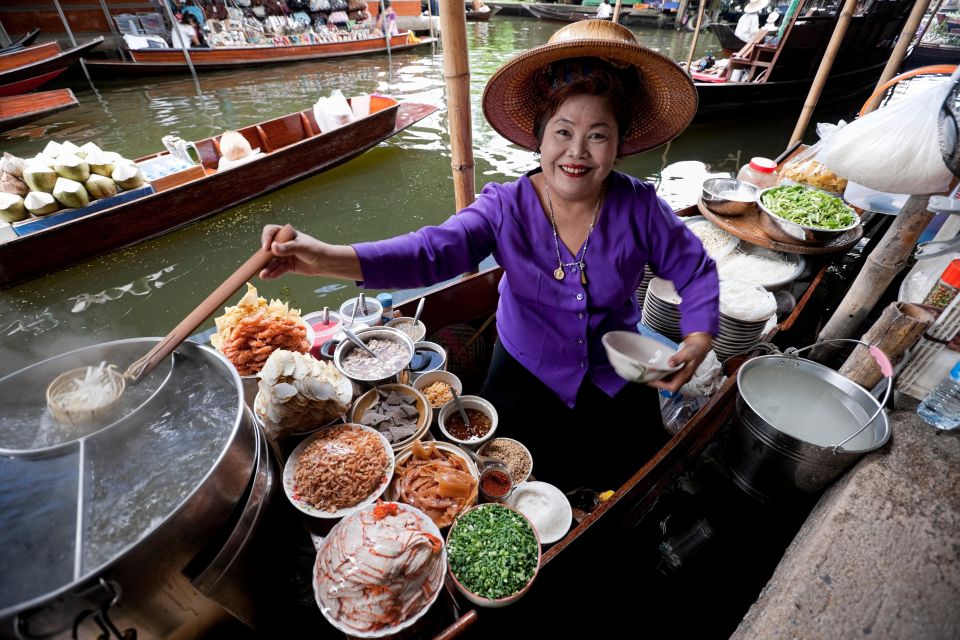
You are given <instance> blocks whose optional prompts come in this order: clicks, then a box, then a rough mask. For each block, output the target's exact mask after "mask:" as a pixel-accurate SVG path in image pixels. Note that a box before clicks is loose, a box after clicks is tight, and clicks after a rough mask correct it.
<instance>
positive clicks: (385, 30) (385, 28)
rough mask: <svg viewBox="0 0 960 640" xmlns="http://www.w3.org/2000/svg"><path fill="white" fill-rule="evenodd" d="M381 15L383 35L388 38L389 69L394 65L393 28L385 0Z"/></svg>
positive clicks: (382, 1)
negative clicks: (392, 48) (391, 35)
mask: <svg viewBox="0 0 960 640" xmlns="http://www.w3.org/2000/svg"><path fill="white" fill-rule="evenodd" d="M380 17H381V18H382V19H383V22H382V23H381V24H383V37H384V38H386V41H387V68H388V69H389V68H390V67H391V66H393V56H392V54H391V52H390V32H391V31H392V29H391V28H390V24H389V23H388V22H387V5H386V3H385V2H384V0H380ZM388 77H389V76H388Z"/></svg>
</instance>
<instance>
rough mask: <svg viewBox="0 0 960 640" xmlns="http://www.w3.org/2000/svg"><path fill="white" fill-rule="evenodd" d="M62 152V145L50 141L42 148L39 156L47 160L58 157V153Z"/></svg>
mask: <svg viewBox="0 0 960 640" xmlns="http://www.w3.org/2000/svg"><path fill="white" fill-rule="evenodd" d="M62 150H63V145H62V144H60V143H59V142H54V141H53V140H51V141H50V142H48V143H47V146H45V147H44V148H43V151H41V154H42V155H44V156H46V157H48V158H56V157H57V156H58V155H60V152H61V151H62Z"/></svg>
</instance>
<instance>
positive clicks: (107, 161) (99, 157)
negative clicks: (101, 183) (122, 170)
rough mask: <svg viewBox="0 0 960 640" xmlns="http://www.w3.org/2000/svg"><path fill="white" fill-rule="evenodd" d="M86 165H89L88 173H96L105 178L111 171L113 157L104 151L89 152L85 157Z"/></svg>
mask: <svg viewBox="0 0 960 640" xmlns="http://www.w3.org/2000/svg"><path fill="white" fill-rule="evenodd" d="M86 160H87V165H89V167H90V173H96V174H99V175H101V176H106V177H107V178H109V177H110V175H111V174H112V173H113V169H114V164H113V159H112V158H110V157H109V156H108V155H107V154H106V153H103V152H101V153H98V154H89V155H87V157H86Z"/></svg>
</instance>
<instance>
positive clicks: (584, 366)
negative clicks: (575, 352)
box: [580, 361, 587, 369]
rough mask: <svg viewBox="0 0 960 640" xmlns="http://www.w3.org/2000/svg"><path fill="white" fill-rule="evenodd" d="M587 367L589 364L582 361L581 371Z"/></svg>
mask: <svg viewBox="0 0 960 640" xmlns="http://www.w3.org/2000/svg"><path fill="white" fill-rule="evenodd" d="M586 367H587V363H586V362H582V361H581V362H580V368H581V369H585V368H586Z"/></svg>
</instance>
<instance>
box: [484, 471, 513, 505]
mask: <svg viewBox="0 0 960 640" xmlns="http://www.w3.org/2000/svg"><path fill="white" fill-rule="evenodd" d="M478 488H479V489H480V497H481V498H483V499H484V501H486V502H502V501H504V500H506V499H507V498H508V497H510V494H511V493H513V488H514V487H513V479H512V478H511V477H510V473H509V472H508V471H507V470H506V468H504V467H499V466H496V467H487V468H486V469H484V470H483V471H482V472H481V473H480V482H479V487H478Z"/></svg>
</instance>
